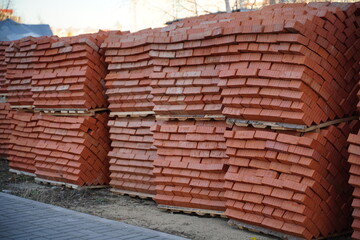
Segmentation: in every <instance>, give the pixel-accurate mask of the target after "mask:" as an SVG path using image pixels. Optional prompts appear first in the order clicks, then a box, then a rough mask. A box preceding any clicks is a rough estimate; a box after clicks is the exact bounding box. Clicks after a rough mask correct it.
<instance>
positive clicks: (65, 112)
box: [35, 108, 108, 116]
mask: <svg viewBox="0 0 360 240" xmlns="http://www.w3.org/2000/svg"><path fill="white" fill-rule="evenodd" d="M106 111H108V109H107V108H96V109H85V108H74V109H67V108H35V112H39V113H46V114H49V115H53V116H94V115H95V114H96V113H99V112H106Z"/></svg>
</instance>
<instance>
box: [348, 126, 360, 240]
mask: <svg viewBox="0 0 360 240" xmlns="http://www.w3.org/2000/svg"><path fill="white" fill-rule="evenodd" d="M348 142H349V144H350V146H349V149H348V151H349V154H350V156H349V158H348V162H349V164H350V165H351V167H350V171H349V172H350V179H349V184H350V185H352V186H353V187H354V188H355V189H354V191H353V194H352V195H353V198H354V200H353V202H352V207H353V208H354V210H353V213H352V216H353V218H354V221H353V223H352V228H353V229H354V232H353V234H352V239H360V213H359V211H360V180H359V179H360V171H359V169H360V131H359V132H358V133H357V134H350V135H349V138H348Z"/></svg>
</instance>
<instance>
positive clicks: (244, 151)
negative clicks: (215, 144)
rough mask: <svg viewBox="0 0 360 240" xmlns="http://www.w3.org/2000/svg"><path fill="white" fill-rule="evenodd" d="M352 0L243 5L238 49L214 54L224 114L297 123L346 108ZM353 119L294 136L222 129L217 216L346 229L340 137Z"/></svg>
mask: <svg viewBox="0 0 360 240" xmlns="http://www.w3.org/2000/svg"><path fill="white" fill-rule="evenodd" d="M358 8H359V5H356V4H330V3H310V4H307V5H306V4H297V5H274V6H268V7H264V8H263V9H262V10H260V11H258V12H252V13H245V14H243V20H241V24H240V27H238V28H233V30H234V31H235V32H236V34H237V36H236V42H237V44H238V46H237V48H238V51H239V53H238V54H234V55H229V56H227V57H225V58H223V63H224V64H230V67H229V68H228V69H226V68H225V69H223V70H222V71H221V72H220V77H221V79H222V80H221V81H220V83H219V86H220V87H221V88H222V96H223V105H224V110H223V114H224V115H226V116H227V117H230V118H235V119H246V120H260V121H265V122H270V121H271V122H276V123H277V124H286V123H292V124H301V125H306V126H310V125H311V124H314V123H315V124H319V123H321V122H326V121H328V120H333V119H335V118H342V117H344V116H351V115H353V114H354V113H355V109H356V108H355V106H356V104H357V100H356V93H357V91H358V84H357V83H358V81H359V76H357V75H356V74H355V73H356V72H358V71H359V66H358V65H356V64H355V63H357V62H358V61H359V54H356V53H358V52H359V49H358V48H359V47H358V45H359V40H358V39H359V36H358V34H359V33H358V31H357V28H356V26H357V24H358V21H359V18H358V17H357V16H356V15H355V12H356V11H357V9H358ZM238 17H240V14H239V15H238ZM271 19H272V20H271ZM227 31H228V30H227V29H226V28H225V29H224V32H227ZM314 33H315V34H314ZM233 63H238V66H237V67H235V68H232V67H231V64H233ZM241 64H242V65H241ZM224 66H225V65H224ZM357 123H358V122H357V121H354V122H351V123H341V124H338V125H336V126H335V125H334V126H330V127H327V128H325V129H322V130H320V131H319V132H318V133H304V134H301V135H300V133H296V132H295V131H274V130H259V129H252V128H242V127H236V126H234V127H233V129H232V130H231V131H228V132H226V133H225V137H226V145H227V155H228V156H229V157H230V159H229V161H228V164H229V170H228V172H227V174H226V176H225V179H226V184H225V188H226V193H225V197H226V198H227V203H226V207H227V210H226V215H227V216H228V217H229V218H231V219H236V220H238V221H239V222H240V225H241V223H246V224H250V225H253V226H259V227H262V228H265V229H270V230H273V231H275V232H281V233H285V234H289V235H292V236H298V237H301V238H306V239H311V238H317V237H319V236H325V237H326V236H329V235H331V234H334V233H339V232H342V231H344V230H347V229H348V228H349V226H350V224H351V216H350V215H351V210H352V209H351V204H350V203H351V192H352V188H351V187H350V186H349V185H348V184H347V180H348V177H349V173H348V169H349V165H348V164H347V162H346V159H347V153H346V148H347V146H348V144H347V142H346V138H347V136H348V135H349V133H350V132H356V131H357V130H358V128H359V126H358V124H357Z"/></svg>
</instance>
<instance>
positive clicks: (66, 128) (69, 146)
mask: <svg viewBox="0 0 360 240" xmlns="http://www.w3.org/2000/svg"><path fill="white" fill-rule="evenodd" d="M107 121H108V115H107V113H99V114H96V115H95V116H90V117H81V116H71V117H58V116H50V115H40V116H39V117H38V121H37V124H36V129H35V132H36V134H37V142H36V144H35V147H34V149H33V151H32V152H33V153H34V154H36V157H35V168H36V171H35V174H36V176H37V177H39V178H42V179H47V180H53V181H58V182H65V183H71V184H75V185H79V186H83V185H104V184H108V183H109V160H108V158H107V154H108V151H109V150H110V140H109V135H108V128H107Z"/></svg>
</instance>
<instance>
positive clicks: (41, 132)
mask: <svg viewBox="0 0 360 240" xmlns="http://www.w3.org/2000/svg"><path fill="white" fill-rule="evenodd" d="M359 12H360V3H359V2H357V3H308V4H306V3H298V4H277V5H270V6H266V7H263V8H262V9H260V10H257V11H251V12H234V13H223V14H209V15H205V16H198V17H193V18H188V19H184V20H180V21H177V22H174V23H172V24H170V25H168V26H166V27H163V28H158V29H146V30H142V31H139V32H136V33H129V32H119V31H116V32H102V31H100V32H98V33H96V34H87V35H80V36H76V37H69V38H59V37H40V38H33V37H27V38H23V39H21V40H17V41H14V42H1V43H0V157H4V156H7V158H8V159H9V162H10V168H12V169H15V170H20V171H24V172H28V173H34V174H35V175H36V176H37V177H39V178H42V179H45V180H53V181H58V182H63V183H71V184H75V185H104V184H110V186H111V187H112V188H113V190H114V191H115V190H120V191H118V192H121V190H123V191H131V192H133V193H134V195H136V194H137V193H138V195H141V194H146V195H147V196H149V195H152V196H154V200H155V201H156V202H157V203H158V204H162V205H169V206H177V207H185V208H186V207H187V208H198V209H203V210H204V209H205V210H216V211H221V212H225V214H226V216H227V217H228V218H230V219H232V220H237V221H238V222H239V223H240V224H241V223H246V224H250V225H253V226H260V227H262V228H265V229H268V230H269V232H271V231H275V232H281V233H285V234H288V235H291V236H295V237H300V238H304V239H312V238H318V237H328V236H330V235H332V234H337V233H341V232H344V231H347V230H349V229H350V228H351V226H352V228H353V229H354V230H355V231H354V233H353V238H354V239H360V213H359V209H360V202H359V199H360V197H359V196H360V191H359V186H360V184H359V182H360V170H359V169H360V168H359V166H360V161H359V159H360V158H359V157H360V141H359V136H360V135H359V134H360V133H359V132H358V131H359V121H358V119H356V120H353V119H355V118H357V116H358V114H359V110H360V107H359V106H360V103H359V99H358V96H359V97H360V91H359V80H360V75H359V72H360V64H359V63H360V31H359V29H360V28H359V27H360V14H359ZM32 108H35V110H34V111H33V110H31V109H32ZM11 109H12V110H11ZM14 109H17V110H14ZM49 109H52V110H57V113H59V112H61V110H64V109H65V110H68V112H67V114H70V111H73V112H76V110H77V109H82V110H85V111H84V112H85V113H84V114H82V115H81V116H80V115H79V114H80V113H79V112H77V113H75V114H74V113H71V114H72V116H54V115H51V114H54V112H55V111H54V112H53V113H51V112H49V111H48V110H49ZM95 109H97V111H103V110H105V111H103V112H97V111H95ZM99 109H100V110H99ZM64 112H66V111H64ZM109 112H110V116H112V118H111V119H109ZM61 114H63V112H61ZM71 114H70V115H71ZM76 114H78V115H76ZM347 117H352V118H351V119H350V118H347ZM165 119H168V120H165ZM175 119H179V120H183V121H179V120H175ZM204 119H207V120H206V121H205V120H204ZM214 119H217V120H214ZM224 119H225V120H224ZM349 119H350V120H349ZM242 120H253V121H262V123H263V122H267V124H268V125H271V126H272V127H273V129H271V128H265V127H266V126H265V125H262V127H264V128H261V129H260V128H253V127H251V126H249V127H240V126H238V125H239V124H241V123H244V122H245V121H242ZM330 120H336V122H330V123H329V121H330ZM234 122H235V123H236V124H238V125H236V124H235V125H234V124H233V123H234ZM269 122H271V124H270V123H269ZM227 123H228V124H227ZM322 123H326V124H322ZM251 124H253V123H251ZM293 124H296V126H295V125H293ZM320 124H321V125H320ZM253 125H254V126H257V127H259V126H260V125H261V124H253ZM299 125H301V126H299ZM314 125H318V128H319V129H316V130H312V129H314V128H313V127H312V128H307V130H309V131H310V130H311V131H310V132H306V131H305V132H302V133H300V132H297V131H296V130H295V129H297V130H299V129H300V128H301V129H304V128H306V127H310V126H314ZM325 125H326V126H327V127H325ZM279 126H281V127H283V126H293V128H292V130H289V129H288V130H286V131H285V130H274V127H277V129H279ZM294 126H295V127H294ZM283 129H285V128H283ZM356 133H357V134H356ZM349 145H350V146H349ZM353 189H355V190H353ZM115 192H116V191H115ZM352 216H353V218H354V219H355V220H354V222H352V221H353V218H352Z"/></svg>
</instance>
